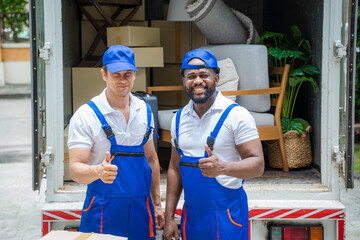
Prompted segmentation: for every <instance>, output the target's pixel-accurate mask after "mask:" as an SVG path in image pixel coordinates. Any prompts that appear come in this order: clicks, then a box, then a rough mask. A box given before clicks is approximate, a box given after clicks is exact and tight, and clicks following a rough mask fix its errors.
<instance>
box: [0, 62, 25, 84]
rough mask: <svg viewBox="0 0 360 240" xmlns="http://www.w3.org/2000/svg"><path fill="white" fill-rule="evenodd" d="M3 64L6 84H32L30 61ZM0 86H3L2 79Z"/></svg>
mask: <svg viewBox="0 0 360 240" xmlns="http://www.w3.org/2000/svg"><path fill="white" fill-rule="evenodd" d="M2 64H3V66H4V78H5V84H31V75H30V62H29V61H9V62H2ZM0 65H1V64H0ZM0 68H1V66H0ZM0 74H1V69H0ZM0 78H1V75H0ZM0 85H1V79H0Z"/></svg>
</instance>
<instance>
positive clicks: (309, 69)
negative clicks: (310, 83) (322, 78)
mask: <svg viewBox="0 0 360 240" xmlns="http://www.w3.org/2000/svg"><path fill="white" fill-rule="evenodd" d="M299 69H301V70H302V71H303V72H304V73H307V74H310V75H313V74H320V69H319V68H318V67H316V66H313V65H304V66H301V67H300V68H299Z"/></svg>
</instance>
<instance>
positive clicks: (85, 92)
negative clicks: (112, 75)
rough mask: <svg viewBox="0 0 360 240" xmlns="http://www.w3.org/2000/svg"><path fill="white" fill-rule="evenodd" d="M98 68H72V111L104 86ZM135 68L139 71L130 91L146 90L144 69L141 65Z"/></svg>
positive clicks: (97, 93)
mask: <svg viewBox="0 0 360 240" xmlns="http://www.w3.org/2000/svg"><path fill="white" fill-rule="evenodd" d="M100 69H101V68H96V67H95V68H94V67H92V68H91V67H74V68H72V88H73V89H72V92H73V112H75V111H76V110H77V109H78V108H79V107H80V106H81V105H83V104H85V103H86V102H88V101H89V100H91V99H92V98H93V97H95V96H97V95H99V94H100V93H101V92H102V90H104V88H105V87H106V83H105V81H104V80H103V79H102V76H101V73H100ZM137 69H138V70H139V72H137V73H136V79H135V81H134V87H133V89H132V91H146V86H147V77H146V76H147V74H146V69H145V68H141V67H138V68H137Z"/></svg>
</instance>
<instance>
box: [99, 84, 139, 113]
mask: <svg viewBox="0 0 360 240" xmlns="http://www.w3.org/2000/svg"><path fill="white" fill-rule="evenodd" d="M129 95H130V112H131V111H137V110H138V109H140V104H139V101H140V100H139V99H138V98H137V97H134V96H133V95H132V94H131V93H129ZM98 100H99V101H97V102H96V105H97V107H98V108H99V110H100V112H101V113H102V114H103V115H107V114H110V113H112V112H115V111H116V110H115V109H113V108H112V107H111V106H110V104H109V102H108V100H107V98H106V88H105V89H104V90H103V91H102V92H101V94H100V95H99V98H98Z"/></svg>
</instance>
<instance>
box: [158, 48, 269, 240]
mask: <svg viewBox="0 0 360 240" xmlns="http://www.w3.org/2000/svg"><path fill="white" fill-rule="evenodd" d="M219 71H220V69H219V68H218V66H217V60H216V57H215V56H214V54H213V53H211V52H210V51H208V50H204V49H195V50H193V51H190V52H188V53H187V54H186V55H185V56H184V59H183V62H182V68H181V74H182V81H183V84H184V87H185V90H186V93H187V94H188V95H189V97H190V98H191V100H190V101H189V103H188V104H187V105H186V106H185V107H184V108H182V109H180V110H179V111H178V112H177V113H176V115H175V116H174V118H173V120H172V125H171V139H172V150H171V160H170V164H169V169H168V175H167V196H166V208H165V229H164V236H165V239H172V237H175V239H179V236H178V226H177V224H176V222H175V220H174V214H175V210H176V206H177V203H178V201H179V198H180V195H181V191H182V188H184V193H185V203H184V206H183V211H182V217H181V233H182V239H187V240H193V239H195V240H197V239H207V240H212V239H248V205H247V197H246V193H245V191H244V189H243V183H244V179H249V178H253V177H258V176H261V175H262V174H263V171H264V157H263V152H262V146H261V142H260V139H259V136H258V132H257V129H256V126H255V121H254V119H253V117H252V116H251V115H250V113H249V112H248V111H247V110H246V109H245V108H243V107H241V106H239V105H237V104H236V103H234V102H233V101H231V100H229V99H227V98H225V97H224V96H223V95H222V94H221V92H219V91H216V89H215V87H216V85H217V83H218V81H219Z"/></svg>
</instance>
